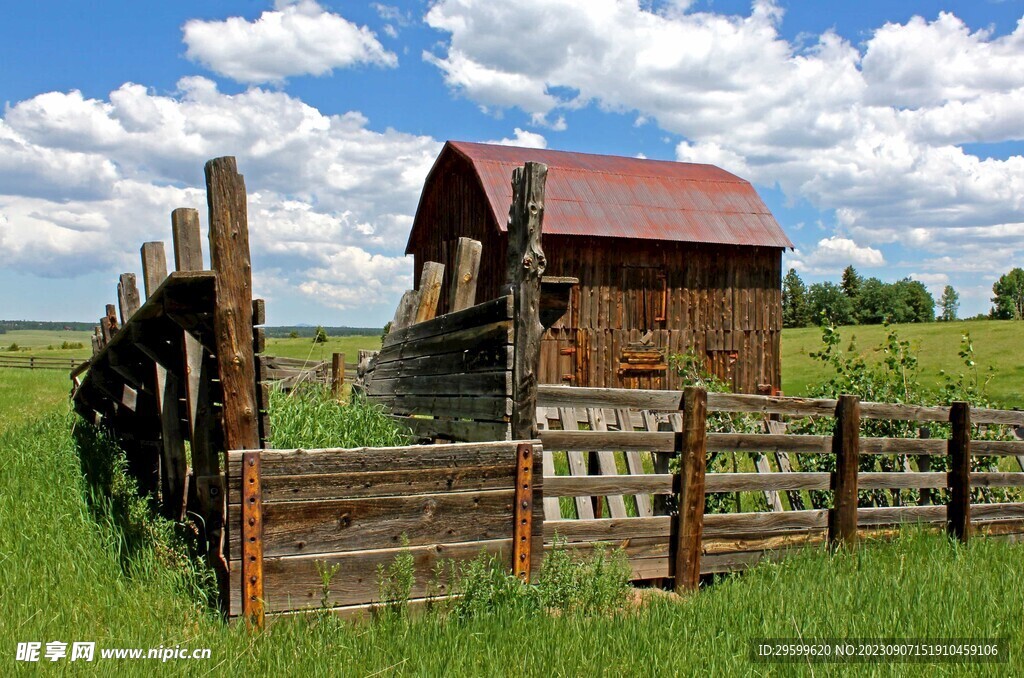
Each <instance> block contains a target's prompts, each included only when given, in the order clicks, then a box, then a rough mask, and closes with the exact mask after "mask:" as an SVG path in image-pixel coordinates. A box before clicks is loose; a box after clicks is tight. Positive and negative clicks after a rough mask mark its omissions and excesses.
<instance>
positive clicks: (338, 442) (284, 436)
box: [270, 384, 409, 450]
mask: <svg viewBox="0 0 1024 678" xmlns="http://www.w3.org/2000/svg"><path fill="white" fill-rule="evenodd" d="M408 442H409V432H408V431H407V430H404V431H403V430H402V428H401V427H399V426H398V425H397V424H396V423H395V421H394V420H393V419H392V418H391V417H390V416H388V414H387V413H386V412H385V411H384V409H383V408H382V407H380V406H379V405H374V404H371V403H369V402H367V401H366V400H364V399H362V398H360V397H358V396H356V397H354V398H352V399H351V401H350V402H349V403H347V404H346V403H343V402H339V401H337V400H335V399H334V398H332V397H331V394H330V391H329V390H328V389H327V388H326V387H324V386H320V385H317V384H303V385H302V386H300V387H299V388H296V389H294V390H292V391H290V392H288V393H285V392H284V391H281V390H276V389H275V390H274V391H271V394H270V446H271V447H273V448H275V449H279V450H280V449H290V448H298V447H302V448H307V449H308V448H317V447H394V446H398V445H405V444H407V443H408Z"/></svg>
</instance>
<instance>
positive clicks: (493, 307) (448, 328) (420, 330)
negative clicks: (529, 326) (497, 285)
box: [381, 295, 513, 353]
mask: <svg viewBox="0 0 1024 678" xmlns="http://www.w3.org/2000/svg"><path fill="white" fill-rule="evenodd" d="M512 314H513V302H512V296H511V295H508V296H504V297H499V298H497V299H491V300H490V301H485V302H483V303H482V304H477V305H476V306H470V307H469V308H467V309H465V310H462V311H455V312H454V313H446V314H444V315H439V316H437V317H436V318H434V319H432V320H427V321H425V322H421V323H417V324H415V325H410V326H409V327H405V328H402V329H400V330H395V331H393V332H390V333H388V336H386V337H385V338H384V342H383V345H382V346H381V353H384V351H385V350H386V349H388V348H389V347H391V346H394V345H396V344H403V343H408V342H412V341H417V340H420V339H426V338H429V337H436V336H439V335H444V334H451V333H453V332H455V331H458V330H461V329H463V328H471V327H479V326H481V325H488V324H490V323H493V322H497V321H502V320H509V319H511V318H512Z"/></svg>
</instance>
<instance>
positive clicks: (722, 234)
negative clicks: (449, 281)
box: [406, 141, 793, 254]
mask: <svg viewBox="0 0 1024 678" xmlns="http://www.w3.org/2000/svg"><path fill="white" fill-rule="evenodd" d="M528 160H530V161H535V162H542V163H544V164H546V165H547V166H548V170H549V172H548V180H547V186H546V193H545V215H544V233H545V234H547V235H566V236H600V237H612V238H630V239H640V240H662V241H674V242H693V243H708V244H723V245H748V246H760V247H779V248H784V247H792V246H793V244H792V242H790V240H789V238H787V237H786V234H785V233H784V232H783V230H782V228H781V227H780V226H779V224H778V223H777V222H776V221H775V218H774V217H773V216H772V214H771V212H770V211H769V210H768V208H767V206H765V204H764V202H763V201H762V200H761V198H760V196H758V194H757V191H755V190H754V188H753V186H751V185H750V183H749V182H747V181H744V180H743V179H740V178H739V177H737V176H735V175H733V174H730V173H729V172H726V171H725V170H722V169H719V168H717V167H714V166H712V165H700V164H693V163H679V162H666V161H661V160H646V159H640V158H623V157H616V156H607V155H594V154H590V153H569V152H565V151H551V150H545V149H532V148H520V147H515V146H497V145H491V144H477V143H469V142H462V141H449V142H447V143H446V144H445V146H444V148H443V149H442V151H441V154H440V155H439V156H438V159H437V162H436V163H435V164H434V168H433V169H432V170H431V172H430V175H428V177H427V181H426V186H425V190H424V194H423V197H422V198H421V203H420V209H417V213H416V219H415V221H414V222H413V228H412V232H411V233H410V236H409V244H408V247H407V248H406V253H407V254H411V253H413V251H414V249H415V247H414V244H415V243H416V241H417V239H418V238H420V237H424V235H423V233H422V231H424V230H425V229H429V228H430V227H431V225H429V224H426V223H424V222H425V218H424V214H423V212H424V210H423V209H422V207H423V200H424V199H426V197H427V193H428V191H429V189H430V187H431V185H432V184H433V183H434V181H435V175H436V174H437V173H438V172H443V171H445V169H446V168H450V167H452V166H455V165H468V166H469V168H471V170H472V173H473V174H475V177H476V178H477V179H478V180H479V184H480V188H481V189H482V191H483V193H484V195H485V196H486V199H487V203H488V206H489V208H490V209H489V212H490V216H491V217H492V219H493V221H492V225H493V226H496V227H497V229H498V230H500V231H504V230H505V226H506V220H507V216H508V205H509V204H510V202H511V200H512V186H511V176H512V171H513V170H514V169H515V168H516V167H519V166H522V164H523V163H524V162H526V161H528Z"/></svg>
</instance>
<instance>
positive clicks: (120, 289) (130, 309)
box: [117, 273, 142, 325]
mask: <svg viewBox="0 0 1024 678" xmlns="http://www.w3.org/2000/svg"><path fill="white" fill-rule="evenodd" d="M117 304H118V309H119V312H120V314H121V324H122V325H125V324H127V323H128V321H129V320H130V319H131V317H132V316H133V315H135V312H136V311H138V310H139V306H141V305H142V301H141V299H140V297H139V287H138V285H137V284H136V282H135V274H134V273H122V274H121V275H120V277H119V278H118V281H117Z"/></svg>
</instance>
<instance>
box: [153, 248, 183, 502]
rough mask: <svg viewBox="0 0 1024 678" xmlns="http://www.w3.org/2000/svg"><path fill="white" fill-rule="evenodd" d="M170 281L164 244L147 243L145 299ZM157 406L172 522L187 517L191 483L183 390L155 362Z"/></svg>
mask: <svg viewBox="0 0 1024 678" xmlns="http://www.w3.org/2000/svg"><path fill="white" fill-rule="evenodd" d="M166 278H167V255H166V253H165V252H164V244H163V243H162V242H148V243H145V244H143V246H142V279H143V281H144V283H145V287H146V298H147V299H148V298H149V297H150V296H152V295H153V293H154V292H156V290H157V288H158V287H160V284H161V283H163V281H164V280H165V279H166ZM153 369H154V372H155V375H156V377H155V381H156V404H157V410H158V414H159V416H160V442H161V449H162V451H163V452H162V454H161V455H160V460H161V464H160V470H161V473H160V488H161V494H162V495H163V496H162V497H161V499H162V503H161V505H162V508H163V513H164V515H165V516H167V517H168V518H170V519H171V520H182V519H183V518H184V517H185V499H186V494H187V484H188V463H187V460H186V457H185V440H184V437H183V436H182V432H181V425H180V423H179V422H180V417H179V411H178V400H179V398H180V397H181V395H182V393H181V391H182V388H181V382H180V381H179V379H178V375H176V374H174V373H172V372H168V371H167V370H166V369H165V368H164V367H162V366H161V365H159V364H155V363H154V368H153Z"/></svg>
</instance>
